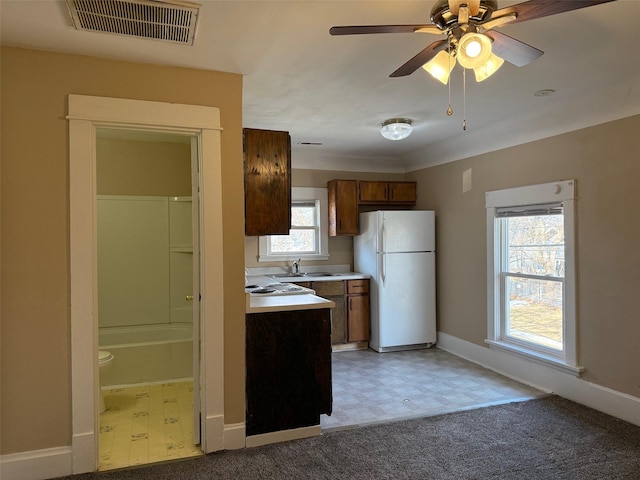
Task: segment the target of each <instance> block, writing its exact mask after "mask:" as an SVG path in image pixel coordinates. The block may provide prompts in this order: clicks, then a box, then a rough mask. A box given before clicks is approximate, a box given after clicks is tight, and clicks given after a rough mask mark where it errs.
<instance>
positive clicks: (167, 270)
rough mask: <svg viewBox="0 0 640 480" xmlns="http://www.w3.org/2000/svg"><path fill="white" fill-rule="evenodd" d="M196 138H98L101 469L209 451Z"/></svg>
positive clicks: (107, 131)
mask: <svg viewBox="0 0 640 480" xmlns="http://www.w3.org/2000/svg"><path fill="white" fill-rule="evenodd" d="M191 138H193V137H190V136H188V135H179V134H175V133H160V132H148V131H137V130H129V129H119V128H98V129H97V131H96V193H97V199H96V205H97V210H96V216H97V288H98V348H99V358H100V362H99V385H100V414H99V425H100V434H99V441H98V449H99V466H98V469H99V470H110V469H114V468H122V467H127V466H132V465H140V464H145V463H154V462H158V461H164V460H173V459H177V458H184V457H191V456H197V455H199V454H201V453H202V452H201V450H200V446H199V445H200V425H199V422H195V421H194V419H199V418H200V417H199V415H200V412H199V403H198V402H195V401H194V400H195V399H198V398H199V392H198V387H199V382H198V381H196V382H194V366H196V368H195V370H196V373H197V365H199V352H200V348H199V345H198V338H197V335H196V336H194V335H193V331H196V332H198V331H199V318H200V317H199V302H197V301H196V302H195V305H194V301H193V300H194V298H197V297H198V292H199V285H200V278H199V275H198V271H199V269H198V265H199V259H198V256H199V248H198V234H197V232H198V222H197V219H198V218H199V217H200V216H199V206H198V191H197V188H196V189H194V188H193V185H194V182H192V177H193V175H192V171H196V172H197V158H198V156H197V154H194V153H197V152H193V153H192V149H196V150H197V142H192V141H191ZM192 143H193V145H192ZM196 180H197V176H196ZM196 185H197V184H196ZM194 190H195V192H194ZM194 193H195V201H194ZM193 218H195V219H196V222H195V224H194V222H193V221H192V219H193ZM196 380H197V375H196ZM194 407H195V408H194Z"/></svg>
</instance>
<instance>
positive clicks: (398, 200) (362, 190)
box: [358, 180, 416, 205]
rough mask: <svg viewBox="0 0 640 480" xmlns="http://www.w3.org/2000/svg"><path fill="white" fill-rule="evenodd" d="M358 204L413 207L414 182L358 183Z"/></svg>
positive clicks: (414, 195)
mask: <svg viewBox="0 0 640 480" xmlns="http://www.w3.org/2000/svg"><path fill="white" fill-rule="evenodd" d="M358 203H360V204H371V205H385V204H393V205H398V204H399V205H415V204H416V182H368V181H362V180H361V181H359V182H358Z"/></svg>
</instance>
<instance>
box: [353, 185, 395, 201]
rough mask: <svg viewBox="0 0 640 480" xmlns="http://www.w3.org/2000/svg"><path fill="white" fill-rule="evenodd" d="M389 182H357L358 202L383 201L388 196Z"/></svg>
mask: <svg viewBox="0 0 640 480" xmlns="http://www.w3.org/2000/svg"><path fill="white" fill-rule="evenodd" d="M388 184H389V182H365V181H363V180H360V181H359V182H358V186H359V189H358V202H359V203H381V202H382V203H384V202H386V201H387V198H389V197H388Z"/></svg>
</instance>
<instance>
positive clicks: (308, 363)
mask: <svg viewBox="0 0 640 480" xmlns="http://www.w3.org/2000/svg"><path fill="white" fill-rule="evenodd" d="M330 312H331V310H330V309H328V308H323V309H317V310H294V311H284V312H273V313H252V314H247V315H246V322H247V325H246V326H247V335H246V342H247V345H246V356H247V383H246V393H247V407H246V433H247V435H248V436H250V435H259V434H262V433H269V432H277V431H281V430H290V429H294V428H301V427H309V426H313V425H319V424H320V415H321V414H324V413H326V414H328V415H330V414H331V410H332V401H333V397H332V391H331V342H330V336H331V320H330Z"/></svg>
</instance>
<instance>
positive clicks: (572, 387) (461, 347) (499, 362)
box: [438, 332, 640, 426]
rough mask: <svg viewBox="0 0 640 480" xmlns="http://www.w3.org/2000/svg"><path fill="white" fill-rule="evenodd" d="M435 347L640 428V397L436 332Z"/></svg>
mask: <svg viewBox="0 0 640 480" xmlns="http://www.w3.org/2000/svg"><path fill="white" fill-rule="evenodd" d="M438 348H440V349H442V350H445V351H447V352H449V353H452V354H454V355H456V356H458V357H461V358H464V359H466V360H469V361H471V362H473V363H477V364H478V365H481V366H483V367H485V368H488V369H489V370H493V371H494V372H496V373H499V374H501V375H504V376H506V377H509V378H511V379H513V380H516V381H518V382H521V383H524V384H526V385H530V386H532V387H534V388H537V389H538V390H542V391H543V392H547V393H554V394H556V395H558V396H560V397H563V398H566V399H569V400H571V401H574V402H576V403H579V404H581V405H586V406H587V407H590V408H593V409H595V410H599V411H601V412H604V413H607V414H609V415H612V416H614V417H617V418H620V419H622V420H625V421H627V422H629V423H633V424H634V425H639V426H640V398H637V397H634V396H632V395H628V394H626V393H622V392H618V391H616V390H612V389H610V388H607V387H603V386H601V385H596V384H595V383H591V382H587V381H585V380H582V379H581V378H578V377H574V376H572V375H568V374H566V373H562V372H559V371H558V370H555V369H553V368H550V367H546V366H543V365H539V364H535V363H531V362H527V361H526V360H523V359H521V358H518V357H516V356H514V355H510V354H508V353H506V352H503V351H499V350H495V349H491V348H488V347H485V346H480V345H477V344H475V343H471V342H468V341H466V340H462V339H460V338H458V337H454V336H452V335H448V334H446V333H443V332H438Z"/></svg>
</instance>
